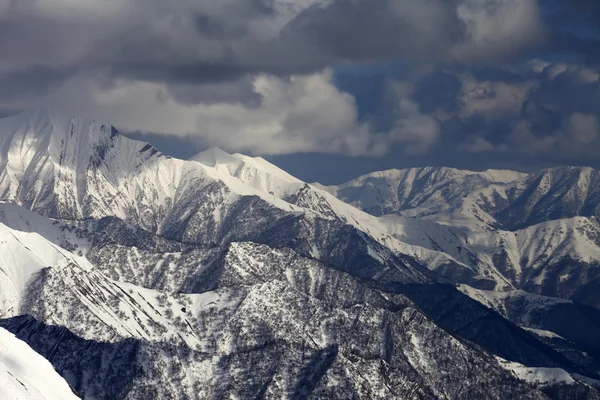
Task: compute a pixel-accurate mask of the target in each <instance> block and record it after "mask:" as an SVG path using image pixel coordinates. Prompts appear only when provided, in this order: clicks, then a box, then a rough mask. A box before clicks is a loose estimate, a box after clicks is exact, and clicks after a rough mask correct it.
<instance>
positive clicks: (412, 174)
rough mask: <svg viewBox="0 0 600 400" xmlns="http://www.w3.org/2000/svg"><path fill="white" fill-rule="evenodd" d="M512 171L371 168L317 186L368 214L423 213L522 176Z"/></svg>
mask: <svg viewBox="0 0 600 400" xmlns="http://www.w3.org/2000/svg"><path fill="white" fill-rule="evenodd" d="M525 176H526V174H522V173H519V172H514V171H506V170H487V171H484V172H473V171H464V170H458V169H454V168H446V167H438V168H434V167H425V168H411V169H404V170H397V169H392V170H387V171H379V172H373V173H370V174H367V175H363V176H361V177H359V178H356V179H353V180H351V181H349V182H346V183H343V184H341V185H338V186H320V187H322V188H323V189H325V190H327V191H328V192H330V193H332V194H333V195H335V196H336V197H338V198H339V199H340V200H343V201H344V202H346V203H348V204H352V205H354V206H356V207H358V208H360V209H362V210H364V211H366V212H368V213H370V214H373V215H377V216H379V215H383V214H392V213H396V214H400V213H402V212H404V213H403V214H405V215H409V216H422V215H423V214H425V215H426V214H429V213H432V212H441V211H449V210H452V208H453V207H458V206H459V205H460V203H461V201H462V198H463V197H464V196H465V195H467V194H469V193H471V192H473V191H474V190H476V189H480V188H483V187H487V186H489V185H491V184H493V183H507V182H512V181H515V180H517V179H521V178H523V177H525Z"/></svg>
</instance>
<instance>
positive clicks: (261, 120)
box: [0, 0, 600, 165]
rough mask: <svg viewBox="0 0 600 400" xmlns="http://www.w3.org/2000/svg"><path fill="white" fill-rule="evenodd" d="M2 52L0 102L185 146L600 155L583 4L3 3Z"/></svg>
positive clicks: (593, 36) (592, 47) (590, 7)
mask: <svg viewBox="0 0 600 400" xmlns="http://www.w3.org/2000/svg"><path fill="white" fill-rule="evenodd" d="M0 54H2V57H0V87H2V89H3V90H2V92H1V93H0V108H1V109H3V110H9V111H8V112H10V110H16V109H19V108H24V107H28V106H29V105H33V104H35V103H36V102H38V101H42V102H45V103H46V104H52V105H56V106H58V107H62V109H64V110H66V111H70V112H73V113H81V114H84V115H88V116H93V117H99V118H102V119H105V120H107V121H108V122H114V123H116V124H117V125H122V127H123V128H125V129H130V130H136V129H139V130H144V131H147V132H146V133H148V132H149V133H150V134H152V133H153V134H154V135H155V136H152V137H151V139H152V140H153V141H156V140H157V138H163V137H164V138H167V139H165V141H161V140H158V142H161V143H162V142H166V141H168V140H170V138H177V140H178V141H177V143H180V142H181V143H180V145H181V146H185V143H188V144H189V143H193V146H191V145H190V146H187V147H185V149H184V148H183V147H182V154H183V153H184V152H185V151H187V150H188V149H189V148H192V147H199V148H201V147H202V146H204V145H206V146H208V145H220V146H223V147H227V148H229V149H230V150H241V151H249V152H254V153H260V152H261V149H263V152H264V153H266V154H278V153H287V152H293V151H298V152H314V151H323V152H332V153H343V154H345V155H353V156H364V155H365V154H376V155H378V157H379V159H381V160H388V161H389V160H391V158H387V157H392V158H393V157H395V158H398V159H399V158H402V159H403V160H411V162H413V163H418V161H416V160H422V161H423V164H437V163H439V162H442V161H444V162H447V163H452V162H455V163H457V164H460V163H464V162H467V161H465V160H473V161H472V162H473V163H475V160H479V161H477V162H482V161H481V160H483V159H485V157H484V156H482V155H484V154H487V155H489V158H490V159H492V158H493V159H494V160H495V162H500V161H499V160H501V159H502V160H505V162H506V163H507V164H511V163H515V162H517V161H519V159H520V158H523V155H527V157H529V158H530V159H534V160H537V161H535V162H536V163H537V164H543V163H544V162H546V161H545V160H547V159H550V158H552V157H555V158H557V157H558V158H560V160H562V161H564V162H573V163H575V162H576V161H577V160H581V159H590V158H593V155H594V154H595V153H594V152H597V151H598V150H600V144H599V143H598V138H597V136H598V135H597V134H598V132H597V129H598V119H599V117H600V116H599V115H598V112H599V111H600V88H599V86H598V85H599V83H598V76H597V75H598V68H599V66H600V58H599V57H600V2H596V1H588V0H330V1H324V0H305V1H288V0H223V1H218V2H215V1H208V0H179V1H175V2H166V1H163V0H122V1H118V2H117V1H106V2H105V1H103V2H99V1H96V0H56V1H53V2H44V1H38V0H19V1H13V0H11V1H10V2H8V1H7V2H0ZM541 60H545V61H541ZM140 135H141V134H138V136H140ZM165 146H166V145H165ZM178 146H179V145H175V146H174V148H175V149H176V148H177V147H178ZM236 146H237V147H236ZM386 154H391V155H390V156H387V155H386ZM492 155H493V156H492ZM364 160H367V159H366V158H365V159H364ZM562 161H561V162H562ZM365 162H367V161H365ZM403 162H404V161H403ZM532 162H533V161H532ZM537 164H536V165H537Z"/></svg>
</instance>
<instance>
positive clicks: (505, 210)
mask: <svg viewBox="0 0 600 400" xmlns="http://www.w3.org/2000/svg"><path fill="white" fill-rule="evenodd" d="M599 184H600V172H599V171H597V170H594V169H592V168H583V167H556V168H550V169H546V170H542V171H541V172H539V173H537V174H534V175H531V176H529V177H527V178H524V179H521V180H518V181H515V182H512V183H510V184H507V185H503V186H498V185H492V186H490V187H488V188H485V189H483V190H481V191H479V192H475V193H473V194H472V195H471V198H472V199H473V201H474V202H475V204H476V205H477V206H479V207H480V208H481V210H483V211H484V212H485V213H487V214H489V215H490V216H492V217H493V218H494V219H495V220H496V221H497V223H498V224H500V226H501V227H503V228H505V229H509V230H514V229H519V228H523V227H527V226H531V225H534V224H537V223H540V222H543V221H549V220H555V219H561V218H572V217H576V216H586V217H590V216H595V217H597V216H600V185H599Z"/></svg>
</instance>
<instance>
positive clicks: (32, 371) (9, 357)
mask: <svg viewBox="0 0 600 400" xmlns="http://www.w3.org/2000/svg"><path fill="white" fill-rule="evenodd" d="M0 398H2V399H7V400H8V399H23V400H67V399H78V397H77V396H76V395H75V394H74V393H73V391H72V390H71V388H70V387H69V385H68V384H67V382H65V380H64V379H63V378H62V377H61V376H60V375H58V373H56V371H55V370H54V368H53V367H52V365H51V364H50V363H49V362H48V361H47V360H45V359H44V358H43V357H42V356H40V355H39V354H37V353H36V352H35V351H33V350H32V349H31V348H30V347H29V346H28V345H27V344H26V343H24V342H22V341H21V340H19V339H17V338H16V337H15V336H14V335H13V334H12V333H10V332H8V331H7V330H5V329H2V328H0Z"/></svg>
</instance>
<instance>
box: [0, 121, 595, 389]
mask: <svg viewBox="0 0 600 400" xmlns="http://www.w3.org/2000/svg"><path fill="white" fill-rule="evenodd" d="M592 181H593V180H590V181H589V182H592ZM527 182H533V181H532V178H531V177H530V176H525V175H524V174H520V173H515V172H511V171H486V172H483V173H476V172H470V171H458V170H452V169H448V168H441V169H432V168H424V169H414V170H408V171H386V172H384V173H374V174H371V175H370V176H369V177H366V178H359V179H358V180H356V181H354V183H351V184H347V185H342V186H340V187H336V188H331V187H330V188H326V187H323V186H321V185H318V184H313V185H311V184H307V183H305V182H302V181H301V180H299V179H297V178H295V177H293V176H291V175H289V174H288V173H286V172H285V171H282V170H281V169H279V168H277V167H276V166H274V165H272V164H270V163H268V162H267V161H266V160H264V159H262V158H259V157H248V156H245V155H241V154H228V153H226V152H223V151H222V150H219V149H210V150H207V151H204V152H202V153H200V154H198V155H196V156H194V157H192V158H191V159H190V160H178V159H175V158H171V157H167V156H164V155H162V154H161V153H160V152H158V151H157V150H156V149H155V148H153V147H152V146H151V145H150V144H147V143H143V142H138V141H134V140H130V139H128V138H126V137H123V136H121V135H120V134H119V133H118V132H117V130H116V129H115V128H113V127H112V126H110V125H109V124H103V123H97V122H93V121H88V120H85V119H81V118H76V117H68V116H64V115H59V114H56V113H54V112H51V111H48V110H43V109H37V110H33V111H30V112H26V113H24V114H20V115H17V116H13V117H9V118H5V119H1V120H0V248H1V249H2V254H6V255H7V256H6V257H3V258H2V259H1V260H0V327H3V328H5V329H7V330H9V331H11V332H13V333H15V334H16V335H17V336H18V337H19V338H21V339H22V340H24V341H26V342H27V343H28V344H29V345H30V346H31V347H32V348H33V349H34V350H35V351H37V352H38V353H39V354H41V355H42V356H44V357H46V358H47V359H48V360H49V361H50V362H51V363H52V365H54V366H55V368H56V369H57V371H58V372H59V373H60V374H61V375H62V376H63V377H64V378H65V379H66V380H67V381H68V382H69V384H70V385H71V386H72V387H73V388H74V389H75V390H76V392H77V393H78V394H79V395H80V396H82V398H95V399H115V398H117V399H119V398H120V399H140V398H144V399H145V398H198V399H205V398H242V399H246V398H292V399H297V398H298V399H299V398H402V399H404V398H423V399H428V398H482V397H486V398H499V399H500V398H531V399H544V398H548V397H550V398H565V399H566V398H573V397H577V396H579V397H581V396H584V398H585V396H587V397H589V398H593V396H597V395H598V391H597V389H596V388H595V385H596V382H597V379H598V378H600V370H599V369H598V368H597V367H598V360H600V357H598V356H597V354H598V352H597V349H596V347H595V346H594V342H593V340H591V339H590V336H589V335H588V336H585V335H584V336H581V335H577V334H576V333H574V332H571V331H568V332H567V331H565V330H560V329H558V328H555V327H554V325H552V323H555V321H557V320H559V319H560V310H558V308H557V307H558V306H556V307H554V306H553V307H537V304H538V302H535V301H529V300H530V299H533V297H527V296H535V295H534V294H532V293H540V294H544V295H546V297H548V296H552V297H548V298H550V299H552V301H554V303H552V304H557V305H561V304H570V305H571V306H572V307H579V306H578V305H577V303H573V302H570V301H568V300H561V299H558V298H557V297H563V298H565V299H567V298H569V299H573V300H574V301H576V302H577V301H584V302H585V303H586V304H589V305H591V306H597V304H598V303H595V301H597V299H598V296H597V295H596V292H597V277H598V275H596V272H595V271H596V270H597V267H596V266H597V264H596V263H597V260H598V259H599V258H600V248H599V247H598V246H599V245H600V242H598V240H597V231H598V229H599V228H598V226H597V223H596V221H595V220H594V219H591V218H587V217H576V218H570V219H559V218H562V217H563V215H564V216H565V217H567V216H568V217H573V215H569V214H568V213H566V212H564V208H560V207H559V209H560V210H561V212H564V213H563V214H560V215H559V216H558V217H557V218H548V217H547V216H548V215H558V214H556V213H551V212H550V211H548V212H545V211H544V212H542V211H540V210H548V209H549V208H548V207H549V206H548V205H546V203H547V202H543V201H541V200H540V201H539V202H538V203H539V204H541V205H540V206H538V207H537V208H536V207H533V208H532V210H533V211H532V212H530V213H529V214H527V215H528V216H527V218H525V217H523V218H525V219H523V218H521V217H520V218H521V219H523V221H530V220H531V221H533V220H534V219H532V217H531V215H533V214H536V215H545V216H546V217H544V218H545V219H544V218H542V220H540V221H536V224H530V225H526V226H523V229H521V230H500V229H498V228H499V227H508V225H507V222H506V221H508V219H503V218H504V217H502V216H503V215H504V214H502V213H504V212H505V210H507V209H509V208H510V207H511V204H513V202H514V203H518V201H517V200H514V201H513V199H518V198H521V197H523V196H528V195H527V193H529V192H528V191H527V190H526V189H524V190H523V191H522V193H521V192H520V193H521V194H518V193H517V189H510V188H511V187H518V188H520V187H521V186H523V185H525V186H527V185H533V183H532V184H530V183H527ZM586 182H587V181H586ZM538 186H539V185H538ZM519 190H520V189H519ZM561 190H562V189H561ZM559 192H560V191H559ZM563 192H564V191H563ZM374 193H375V194H374ZM495 193H499V194H495ZM503 193H506V196H504V197H502V195H503ZM556 193H558V192H556ZM560 193H562V192H560ZM565 193H566V192H565ZM586 193H591V191H588V192H586ZM336 196H338V197H339V198H338V197H336ZM377 196H379V197H377ZM498 196H500V197H498ZM568 196H570V195H567V194H564V193H563V195H562V197H561V196H558V197H557V198H560V199H565V200H564V203H565V204H570V203H568V202H567V199H568V198H569V197H568ZM590 196H592V195H589V196H588V197H590ZM497 198H503V199H508V200H507V202H505V203H502V202H501V201H499V200H497ZM577 198H579V197H577ZM493 199H495V200H494V201H495V202H494V203H492V200H493ZM345 201H348V202H350V203H352V204H348V203H346V202H345ZM561 201H562V200H561ZM592 201H593V197H590V200H589V201H588V202H592ZM525 203H527V202H525ZM538 203H536V204H538ZM584 203H585V202H584ZM527 204H529V203H527ZM586 204H587V203H586ZM355 206H358V207H355ZM586 207H587V206H586ZM586 207H584V206H581V207H580V209H578V210H579V211H577V212H576V213H575V214H574V215H579V214H580V213H582V212H583V211H581V210H588V208H589V207H588V208H586ZM360 208H362V210H361V209H360ZM473 210H475V211H473ZM366 211H369V212H371V213H373V214H375V215H372V214H370V213H369V212H366ZM586 212H587V211H586ZM544 213H545V214H544ZM507 215H508V212H507ZM511 215H513V214H511ZM515 215H516V214H515ZM518 215H525V214H518ZM590 215H591V214H590ZM482 216H483V217H482ZM484 217H485V218H484ZM511 218H512V217H511ZM511 221H512V220H511ZM537 222H539V223H537ZM511 223H513V222H511ZM515 226H517V225H515ZM511 229H512V228H511ZM574 260H576V261H577V262H573V261H574ZM582 271H586V272H585V273H586V274H585V275H583V274H582ZM459 285H460V286H459ZM459 289H460V290H459ZM506 293H508V294H506ZM505 294H506V295H505ZM509 294H510V295H509ZM517 294H520V295H521V297H519V298H522V299H524V300H522V301H521V302H522V303H523V304H526V305H527V308H528V310H530V313H529V314H527V313H524V312H523V313H521V314H517V313H516V312H515V311H511V312H509V311H507V310H509V309H510V310H517V309H518V304H520V303H519V301H516V300H514V301H513V300H510V301H509V300H508V299H513V298H517V297H518V296H517ZM513 295H514V296H513ZM503 296H504V297H503ZM546 297H544V298H546ZM491 298H494V299H496V300H494V301H491V300H489V299H491ZM499 299H504V300H502V301H501V300H499ZM548 304H550V303H548ZM536 307H537V308H536ZM589 309H590V310H593V309H592V308H589ZM557 310H558V311H557ZM586 310H587V309H586ZM594 312H595V311H586V312H585V313H583V314H582V315H584V316H581V317H578V319H576V321H578V322H577V323H581V324H584V325H585V324H588V325H586V326H588V327H589V328H590V329H589V332H595V330H594V329H600V328H598V326H599V323H598V321H599V319H597V318H596V316H595V315H596V314H594ZM531 315H535V316H536V317H535V318H537V319H536V321H538V322H539V321H545V322H543V323H542V322H539V323H533V322H532V323H525V322H524V321H530V320H533V317H531ZM528 318H529V319H528ZM549 321H550V322H549ZM582 326H583V325H582ZM0 329H1V328H0ZM559 330H560V332H556V331H559ZM542 331H543V332H549V333H548V334H541V333H540V332H542ZM552 334H554V335H557V336H560V337H561V338H563V339H564V341H568V342H569V343H571V344H569V345H568V346H566V345H565V343H564V341H563V342H557V341H551V340H550V341H549V340H548V335H552ZM544 335H545V336H544ZM565 346H566V347H565ZM565 348H568V349H569V352H568V353H565V351H564V349H565ZM0 365H1V364H0ZM590 396H591V397H590Z"/></svg>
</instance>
